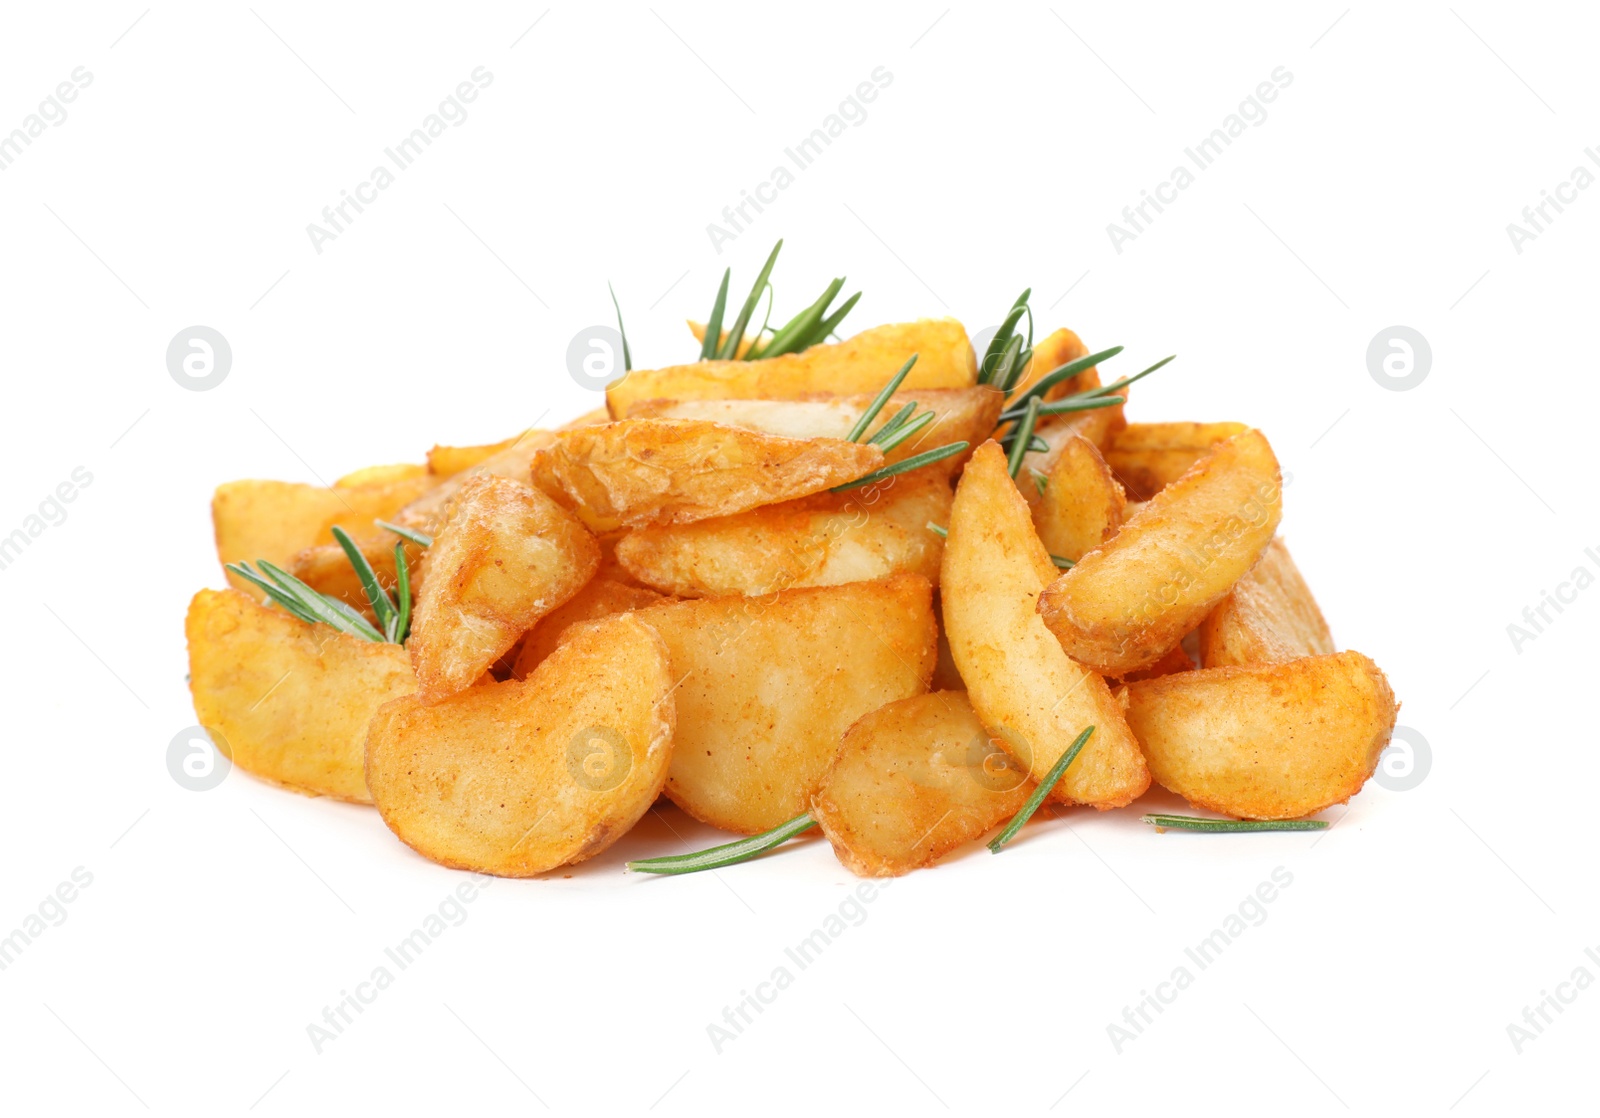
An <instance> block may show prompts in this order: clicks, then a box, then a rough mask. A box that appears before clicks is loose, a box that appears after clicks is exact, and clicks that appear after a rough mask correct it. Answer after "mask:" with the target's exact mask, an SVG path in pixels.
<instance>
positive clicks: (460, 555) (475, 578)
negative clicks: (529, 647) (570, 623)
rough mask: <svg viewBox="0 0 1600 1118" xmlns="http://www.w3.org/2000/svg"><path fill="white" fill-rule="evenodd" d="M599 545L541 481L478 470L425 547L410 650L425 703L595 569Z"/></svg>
mask: <svg viewBox="0 0 1600 1118" xmlns="http://www.w3.org/2000/svg"><path fill="white" fill-rule="evenodd" d="M599 566H600V545H599V544H598V543H596V542H595V539H594V537H593V536H591V535H590V534H589V533H588V532H587V531H585V530H584V527H583V525H581V524H579V523H578V521H577V520H576V519H575V518H574V517H573V516H572V514H570V513H568V512H567V511H566V510H564V509H562V508H561V507H560V506H559V505H557V504H556V503H555V502H554V501H552V500H551V499H550V498H549V497H546V496H545V495H544V494H543V493H540V492H539V491H538V490H537V489H533V488H531V487H530V486H527V485H522V484H520V483H518V482H515V481H512V480H510V479H509V478H499V477H474V478H472V479H470V480H469V481H468V482H467V483H466V484H465V485H464V486H462V488H461V491H460V493H459V494H458V496H457V499H456V502H455V504H454V506H453V507H452V510H451V513H450V519H449V520H447V521H445V524H444V527H442V528H441V529H440V530H439V534H438V535H437V536H435V537H434V540H433V546H432V547H430V548H429V549H428V552H427V559H426V562H425V568H426V571H425V575H424V578H423V580H422V589H421V590H420V591H419V592H418V593H417V608H416V616H415V620H414V621H413V623H412V627H411V640H410V645H409V647H410V649H411V655H412V658H413V659H414V660H415V661H416V667H417V682H418V685H419V690H420V691H421V698H422V701H423V702H430V703H431V702H438V701H439V700H440V699H443V698H444V697H446V696H447V695H451V694H454V693H455V692H457V691H460V690H461V689H462V688H464V687H470V686H471V685H472V682H473V680H475V679H477V678H478V677H479V676H481V675H482V674H483V673H484V672H485V671H486V670H487V669H488V668H489V667H490V666H491V665H492V664H494V662H495V661H496V660H498V659H500V657H501V656H502V655H504V654H505V653H506V651H507V650H508V649H510V648H511V646H512V645H514V644H516V642H517V639H518V638H519V637H521V636H522V634H523V633H525V632H527V631H528V630H529V629H531V628H533V627H534V625H535V624H537V623H538V621H539V619H540V618H542V617H544V616H545V615H546V614H548V613H549V612H550V611H551V610H553V609H555V608H556V607H557V606H559V605H561V604H562V603H563V602H565V601H566V600H567V599H569V598H571V597H572V596H573V595H574V594H576V593H577V592H578V591H579V590H581V589H582V588H583V586H584V584H585V583H587V582H588V581H589V580H590V579H591V578H593V577H594V573H595V571H596V569H597V568H598V567H599Z"/></svg>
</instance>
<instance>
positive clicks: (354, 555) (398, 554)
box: [333, 526, 411, 644]
mask: <svg viewBox="0 0 1600 1118" xmlns="http://www.w3.org/2000/svg"><path fill="white" fill-rule="evenodd" d="M333 538H334V539H336V540H338V541H339V546H340V547H342V548H343V549H344V553H345V557H346V558H348V559H349V560H350V565H351V566H352V567H354V568H355V571H356V577H357V578H358V579H360V580H361V589H362V590H363V591H364V592H365V593H366V595H367V601H368V602H369V603H370V604H371V606H372V614H373V616H374V617H376V618H377V619H378V626H379V627H380V628H381V629H382V630H383V638H384V640H386V641H388V642H390V643H391V644H405V643H406V637H407V636H408V635H410V631H411V571H410V569H409V568H408V567H407V565H406V549H405V545H404V544H398V543H397V544H395V545H394V570H395V591H396V593H397V594H398V595H399V597H400V601H399V602H398V603H397V602H396V601H395V600H394V599H393V598H391V597H389V594H388V592H387V591H385V590H384V588H383V587H382V586H380V585H378V575H377V572H376V571H374V570H373V569H372V564H371V563H369V562H368V561H367V557H366V555H364V554H363V553H362V551H361V549H360V548H359V547H357V546H356V545H355V541H354V540H352V539H351V538H350V536H349V533H347V532H346V531H345V530H344V529H343V528H340V527H337V526H335V527H334V529H333Z"/></svg>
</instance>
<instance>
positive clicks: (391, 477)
mask: <svg viewBox="0 0 1600 1118" xmlns="http://www.w3.org/2000/svg"><path fill="white" fill-rule="evenodd" d="M427 476H428V467H426V466H423V465H419V464H416V463H411V462H401V463H398V464H396V465H393V466H363V467H362V468H361V469H359V470H353V471H351V472H350V473H348V474H345V475H344V476H343V477H341V478H337V479H335V481H334V483H333V487H334V488H335V489H363V488H366V487H368V486H373V485H393V484H394V483H395V482H399V481H414V480H416V479H417V478H421V477H427Z"/></svg>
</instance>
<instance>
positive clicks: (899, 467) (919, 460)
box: [829, 442, 969, 493]
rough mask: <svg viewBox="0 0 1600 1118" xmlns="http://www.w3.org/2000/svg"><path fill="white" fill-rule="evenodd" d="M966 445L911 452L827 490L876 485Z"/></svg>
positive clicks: (956, 452) (831, 491)
mask: <svg viewBox="0 0 1600 1118" xmlns="http://www.w3.org/2000/svg"><path fill="white" fill-rule="evenodd" d="M968 445H969V444H968V443H966V442H959V443H946V444H945V445H944V446H938V447H934V448H933V449H932V450H925V451H923V452H922V453H921V454H913V455H912V456H911V457H910V458H905V459H902V460H901V461H899V462H894V463H891V464H890V465H887V466H884V467H883V468H882V469H879V470H873V471H872V472H871V473H870V474H865V475H863V476H861V477H858V478H856V479H855V480H854V481H847V482H845V483H844V484H843V485H835V486H834V487H833V488H832V489H831V490H829V492H830V493H843V492H845V491H846V490H849V489H859V488H861V486H863V485H876V484H877V483H878V482H880V481H882V480H883V479H884V478H890V477H894V476H895V475H896V474H903V473H906V472H907V471H909V470H915V469H918V468H919V467H922V466H926V465H928V464H929V463H930V462H938V461H940V460H942V459H945V458H949V457H950V456H951V455H952V454H960V453H961V452H962V451H963V450H966V449H967V447H968Z"/></svg>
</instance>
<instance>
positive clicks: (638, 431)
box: [533, 419, 883, 532]
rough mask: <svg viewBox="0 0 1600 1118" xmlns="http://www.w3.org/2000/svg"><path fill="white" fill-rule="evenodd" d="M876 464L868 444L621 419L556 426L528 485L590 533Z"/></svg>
mask: <svg viewBox="0 0 1600 1118" xmlns="http://www.w3.org/2000/svg"><path fill="white" fill-rule="evenodd" d="M882 465H883V452H882V451H880V450H879V449H878V448H877V447H875V446H867V445H865V444H863V443H853V442H846V441H844V440H843V439H786V438H782V437H780V436H777V435H767V434H763V433H762V432H759V431H751V430H748V429H746V428H742V427H727V426H724V425H723V424H720V423H709V422H706V421H704V420H692V419H628V420H622V421H621V422H618V423H607V424H601V425H599V426H594V427H584V428H579V429H578V430H574V431H568V432H563V433H562V434H561V435H560V436H559V437H558V438H557V440H556V442H555V443H554V445H552V446H551V447H550V448H549V449H547V450H542V451H540V452H539V453H538V455H536V456H535V458H534V462H533V480H534V484H535V485H537V486H538V487H539V488H541V489H543V490H544V491H545V492H546V493H548V494H550V495H551V496H552V497H555V498H556V499H557V500H558V501H560V502H561V503H562V504H563V505H565V506H566V507H568V508H570V509H572V510H573V511H574V512H576V513H577V515H578V517H579V518H580V519H581V520H582V521H583V522H584V523H585V524H586V525H588V526H589V527H590V528H592V529H594V530H595V531H597V532H605V531H612V530H614V529H616V528H621V527H628V528H642V527H645V526H647V525H651V524H689V523H693V522H694V521H697V520H706V519H709V518H711V517H714V516H732V515H734V514H735V513H741V512H745V511H746V510H748V509H752V508H757V507H759V506H761V505H770V504H776V503H777V502H779V501H789V500H794V499H795V498H797V497H805V496H809V495H810V494H812V493H820V492H822V491H823V490H825V489H829V488H831V487H833V486H835V485H841V484H843V483H844V482H847V481H854V480H855V479H857V478H860V477H862V476H864V475H866V474H869V473H871V472H872V471H873V470H875V469H877V468H878V467H880V466H882Z"/></svg>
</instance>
